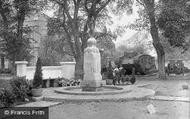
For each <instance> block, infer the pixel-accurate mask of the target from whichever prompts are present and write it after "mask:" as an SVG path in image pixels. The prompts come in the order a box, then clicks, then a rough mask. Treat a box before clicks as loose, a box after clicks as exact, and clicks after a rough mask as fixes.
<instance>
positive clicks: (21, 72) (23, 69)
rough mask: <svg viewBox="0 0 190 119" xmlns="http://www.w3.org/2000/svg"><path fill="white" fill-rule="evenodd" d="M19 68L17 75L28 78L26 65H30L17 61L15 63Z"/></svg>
mask: <svg viewBox="0 0 190 119" xmlns="http://www.w3.org/2000/svg"><path fill="white" fill-rule="evenodd" d="M15 64H16V67H17V70H16V71H17V72H16V75H17V76H19V77H22V76H26V65H27V64H28V62H27V61H16V62H15Z"/></svg>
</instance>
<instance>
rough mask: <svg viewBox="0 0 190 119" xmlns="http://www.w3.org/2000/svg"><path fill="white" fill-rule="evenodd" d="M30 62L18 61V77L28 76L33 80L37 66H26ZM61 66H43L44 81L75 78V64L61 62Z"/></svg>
mask: <svg viewBox="0 0 190 119" xmlns="http://www.w3.org/2000/svg"><path fill="white" fill-rule="evenodd" d="M27 63H28V62H26V61H17V62H16V64H17V76H26V78H27V79H29V80H32V79H33V77H34V73H35V68H36V67H35V66H26V65H27ZM60 64H61V65H60V66H42V74H43V79H49V78H58V77H64V78H67V79H71V78H74V71H75V62H60Z"/></svg>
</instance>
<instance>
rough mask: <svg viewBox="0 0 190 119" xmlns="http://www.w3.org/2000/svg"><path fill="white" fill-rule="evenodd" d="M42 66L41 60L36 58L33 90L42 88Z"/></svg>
mask: <svg viewBox="0 0 190 119" xmlns="http://www.w3.org/2000/svg"><path fill="white" fill-rule="evenodd" d="M42 81H43V79H42V65H41V59H40V58H38V60H37V63H36V71H35V74H34V80H33V88H40V87H41V86H42Z"/></svg>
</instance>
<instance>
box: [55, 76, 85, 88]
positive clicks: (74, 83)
mask: <svg viewBox="0 0 190 119" xmlns="http://www.w3.org/2000/svg"><path fill="white" fill-rule="evenodd" d="M80 82H81V81H80V80H78V79H66V78H59V79H58V85H59V86H61V87H65V86H77V85H79V84H80Z"/></svg>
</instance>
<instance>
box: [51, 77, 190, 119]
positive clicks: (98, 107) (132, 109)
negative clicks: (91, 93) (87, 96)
mask: <svg viewBox="0 0 190 119" xmlns="http://www.w3.org/2000/svg"><path fill="white" fill-rule="evenodd" d="M189 77H190V75H186V76H185V77H182V76H175V77H172V76H171V77H169V80H165V81H163V80H158V79H156V78H155V77H153V76H152V77H138V78H137V82H136V84H135V85H137V86H140V87H145V88H149V89H153V90H155V91H156V95H161V96H174V97H176V96H178V97H190V80H188V79H190V78H189ZM182 85H187V86H188V87H189V89H185V90H184V89H183V88H182ZM149 104H153V105H154V107H155V109H156V113H154V114H149V113H148V111H147V106H148V105H149ZM49 114H50V119H55V118H56V119H190V103H189V102H180V101H163V100H141V101H140V100H138V101H127V102H88V103H85V102H83V103H79V102H78V103H74V102H67V103H63V104H61V105H58V106H54V107H50V113H49Z"/></svg>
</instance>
